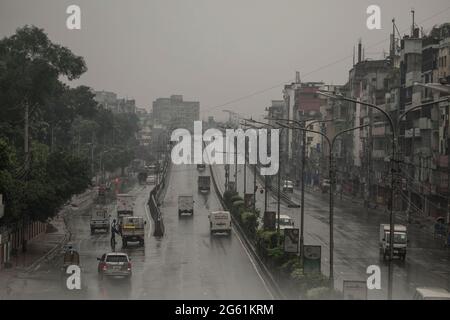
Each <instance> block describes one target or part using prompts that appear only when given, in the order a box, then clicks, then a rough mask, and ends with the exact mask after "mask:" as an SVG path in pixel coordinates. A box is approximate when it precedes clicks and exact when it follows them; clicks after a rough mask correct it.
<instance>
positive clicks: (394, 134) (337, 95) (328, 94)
mask: <svg viewBox="0 0 450 320" xmlns="http://www.w3.org/2000/svg"><path fill="white" fill-rule="evenodd" d="M318 93H319V94H321V95H323V96H325V97H328V98H331V99H337V100H343V101H348V102H353V103H357V104H360V105H363V106H367V107H369V108H373V109H376V110H378V111H380V112H381V113H382V114H383V115H384V116H385V117H386V118H387V119H388V122H389V126H390V128H391V134H392V155H391V163H392V165H391V199H390V219H389V220H390V221H389V229H390V230H389V248H390V250H389V268H388V299H389V300H392V291H393V273H394V272H393V271H394V270H393V269H394V265H393V263H392V260H393V253H394V250H393V248H394V228H395V225H394V221H395V219H394V185H395V172H396V171H397V168H396V166H395V164H396V163H397V162H398V159H397V157H398V155H397V154H396V148H397V138H398V130H399V123H400V120H401V118H403V117H405V116H406V114H408V113H409V112H411V111H414V110H417V109H420V108H422V107H424V106H428V105H432V104H435V103H439V102H443V101H448V100H449V98H446V99H443V100H438V101H432V102H427V103H423V104H420V105H417V106H415V107H412V108H410V109H408V110H407V111H405V112H404V113H403V114H401V115H400V116H399V117H398V118H397V121H396V122H395V123H394V120H393V119H392V117H391V116H390V115H389V114H388V113H387V112H386V111H384V110H383V109H382V108H380V107H378V106H377V105H374V104H371V103H368V102H364V101H359V100H356V99H354V98H348V97H345V96H344V95H342V93H334V92H330V91H323V90H318Z"/></svg>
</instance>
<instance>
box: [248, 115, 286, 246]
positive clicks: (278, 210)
mask: <svg viewBox="0 0 450 320" xmlns="http://www.w3.org/2000/svg"><path fill="white" fill-rule="evenodd" d="M246 120H247V121H250V122H253V123H259V124H261V125H265V126H268V127H271V128H272V129H280V130H281V131H283V129H284V128H283V127H275V126H273V125H271V124H268V123H264V122H260V121H256V120H253V119H246ZM280 152H281V134H280V135H279V136H278V156H279V155H280ZM280 169H281V168H280V165H279V163H278V172H277V180H278V181H277V183H278V192H277V198H278V201H277V202H278V204H277V233H278V235H279V234H280V201H281V170H280ZM255 177H256V171H255ZM264 182H265V188H266V190H265V195H264V199H265V204H264V209H265V210H266V211H267V176H265V177H264ZM255 200H256V199H255ZM278 239H279V237H278Z"/></svg>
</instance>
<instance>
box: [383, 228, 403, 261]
mask: <svg viewBox="0 0 450 320" xmlns="http://www.w3.org/2000/svg"><path fill="white" fill-rule="evenodd" d="M390 230H391V228H390V225H389V224H380V255H381V256H383V260H386V259H388V257H389V255H390V248H389V239H390ZM407 243H408V240H407V229H406V226H404V225H401V224H396V225H395V226H394V251H393V256H394V257H395V256H396V257H399V258H400V259H402V260H405V257H406V246H407Z"/></svg>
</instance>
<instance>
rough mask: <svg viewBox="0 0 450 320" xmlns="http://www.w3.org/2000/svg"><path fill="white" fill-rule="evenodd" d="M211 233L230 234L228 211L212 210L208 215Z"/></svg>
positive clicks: (229, 215)
mask: <svg viewBox="0 0 450 320" xmlns="http://www.w3.org/2000/svg"><path fill="white" fill-rule="evenodd" d="M208 218H209V228H210V231H211V235H212V234H215V233H226V234H227V235H228V236H230V235H231V214H230V212H229V211H214V212H211V213H210V214H209V215H208Z"/></svg>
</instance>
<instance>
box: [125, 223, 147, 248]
mask: <svg viewBox="0 0 450 320" xmlns="http://www.w3.org/2000/svg"><path fill="white" fill-rule="evenodd" d="M145 224H146V221H144V218H142V217H130V216H124V217H122V220H121V222H120V226H119V229H120V234H121V236H122V244H123V246H124V247H126V246H127V245H128V242H139V245H141V246H143V245H144V239H145Z"/></svg>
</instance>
